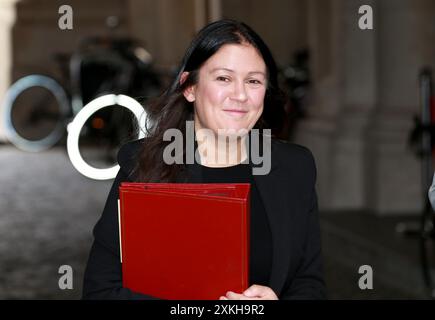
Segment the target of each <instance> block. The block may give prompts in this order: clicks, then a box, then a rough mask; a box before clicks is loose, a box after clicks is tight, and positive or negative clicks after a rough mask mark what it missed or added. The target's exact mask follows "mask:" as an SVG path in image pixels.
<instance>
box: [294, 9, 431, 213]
mask: <svg viewBox="0 0 435 320" xmlns="http://www.w3.org/2000/svg"><path fill="white" fill-rule="evenodd" d="M367 4H368V5H371V6H372V8H373V14H374V29H373V30H360V29H359V28H358V19H359V14H358V8H359V7H360V6H361V5H367ZM434 20H435V3H433V1H430V0H418V1H407V0H382V1H377V0H372V1H369V0H364V1H362V0H329V1H323V0H322V1H320V0H311V1H310V2H309V41H310V47H311V48H312V49H313V50H312V53H313V56H312V58H313V59H312V67H313V71H314V73H313V76H314V83H315V86H314V102H313V104H312V105H311V106H310V117H309V118H308V119H307V120H306V121H304V122H303V123H301V125H300V127H299V135H298V138H297V141H298V142H301V143H302V144H305V145H307V146H309V147H310V148H311V149H312V150H313V153H314V155H315V156H316V160H317V164H318V169H319V175H318V190H319V195H320V205H321V207H322V209H323V210H366V211H369V212H375V213H377V214H380V215H383V214H402V213H407V214H409V213H418V211H419V210H420V208H421V206H422V192H423V190H421V185H420V184H421V181H420V163H419V161H418V160H417V159H416V157H415V156H414V155H413V154H412V152H411V151H410V150H409V149H408V148H407V139H408V134H409V131H410V129H411V128H412V124H413V123H412V117H413V115H414V114H417V113H418V112H419V97H418V86H417V76H418V71H419V69H420V68H421V67H422V66H423V65H432V66H433V65H434V62H435V59H434V57H435V44H434V43H433V39H434V36H435V34H434V33H435V31H434V29H433V27H432V25H433V21H434Z"/></svg>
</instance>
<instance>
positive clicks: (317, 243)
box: [280, 149, 326, 300]
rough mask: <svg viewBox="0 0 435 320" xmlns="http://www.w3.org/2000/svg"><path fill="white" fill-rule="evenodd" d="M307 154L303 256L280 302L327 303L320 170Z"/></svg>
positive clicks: (304, 176) (304, 178) (305, 160)
mask: <svg viewBox="0 0 435 320" xmlns="http://www.w3.org/2000/svg"><path fill="white" fill-rule="evenodd" d="M305 150H306V153H305V155H304V157H303V158H302V159H301V160H302V161H301V163H303V164H304V165H303V166H302V165H301V167H305V168H306V169H305V170H301V171H300V172H305V174H303V176H302V177H300V179H303V180H305V181H307V185H306V186H307V187H306V189H305V190H306V191H305V192H306V195H307V197H306V198H305V199H306V205H305V208H306V210H305V215H306V216H305V219H304V220H305V221H304V223H303V225H301V227H303V228H304V238H302V239H301V240H302V241H304V242H303V251H302V252H303V253H302V257H301V260H300V263H299V265H298V267H297V269H296V272H295V273H294V274H293V277H292V280H291V282H290V283H289V285H288V286H287V287H286V289H284V290H283V291H282V293H281V295H280V299H307V300H311V299H326V287H325V282H324V279H323V258H322V252H321V233H320V226H319V211H318V202H317V193H316V187H315V185H316V178H317V169H316V164H315V160H314V157H313V155H312V153H311V152H310V151H309V150H308V149H305Z"/></svg>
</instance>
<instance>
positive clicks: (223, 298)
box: [219, 296, 228, 300]
mask: <svg viewBox="0 0 435 320" xmlns="http://www.w3.org/2000/svg"><path fill="white" fill-rule="evenodd" d="M219 300H228V298H227V297H224V296H220V298H219Z"/></svg>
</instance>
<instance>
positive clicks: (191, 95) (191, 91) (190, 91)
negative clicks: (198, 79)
mask: <svg viewBox="0 0 435 320" xmlns="http://www.w3.org/2000/svg"><path fill="white" fill-rule="evenodd" d="M188 75H189V72H187V71H184V72H183V73H182V74H181V77H180V84H183V83H184V81H186V79H187V76H188ZM183 95H184V97H185V98H186V100H187V101H189V102H193V101H195V86H193V85H192V86H189V87H187V88H186V89H184V91H183Z"/></svg>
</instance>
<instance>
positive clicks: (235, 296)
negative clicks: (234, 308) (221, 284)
mask: <svg viewBox="0 0 435 320" xmlns="http://www.w3.org/2000/svg"><path fill="white" fill-rule="evenodd" d="M242 296H243V295H242V294H239V293H235V292H233V291H228V292H227V294H226V297H227V298H228V299H229V300H241V298H242Z"/></svg>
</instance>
